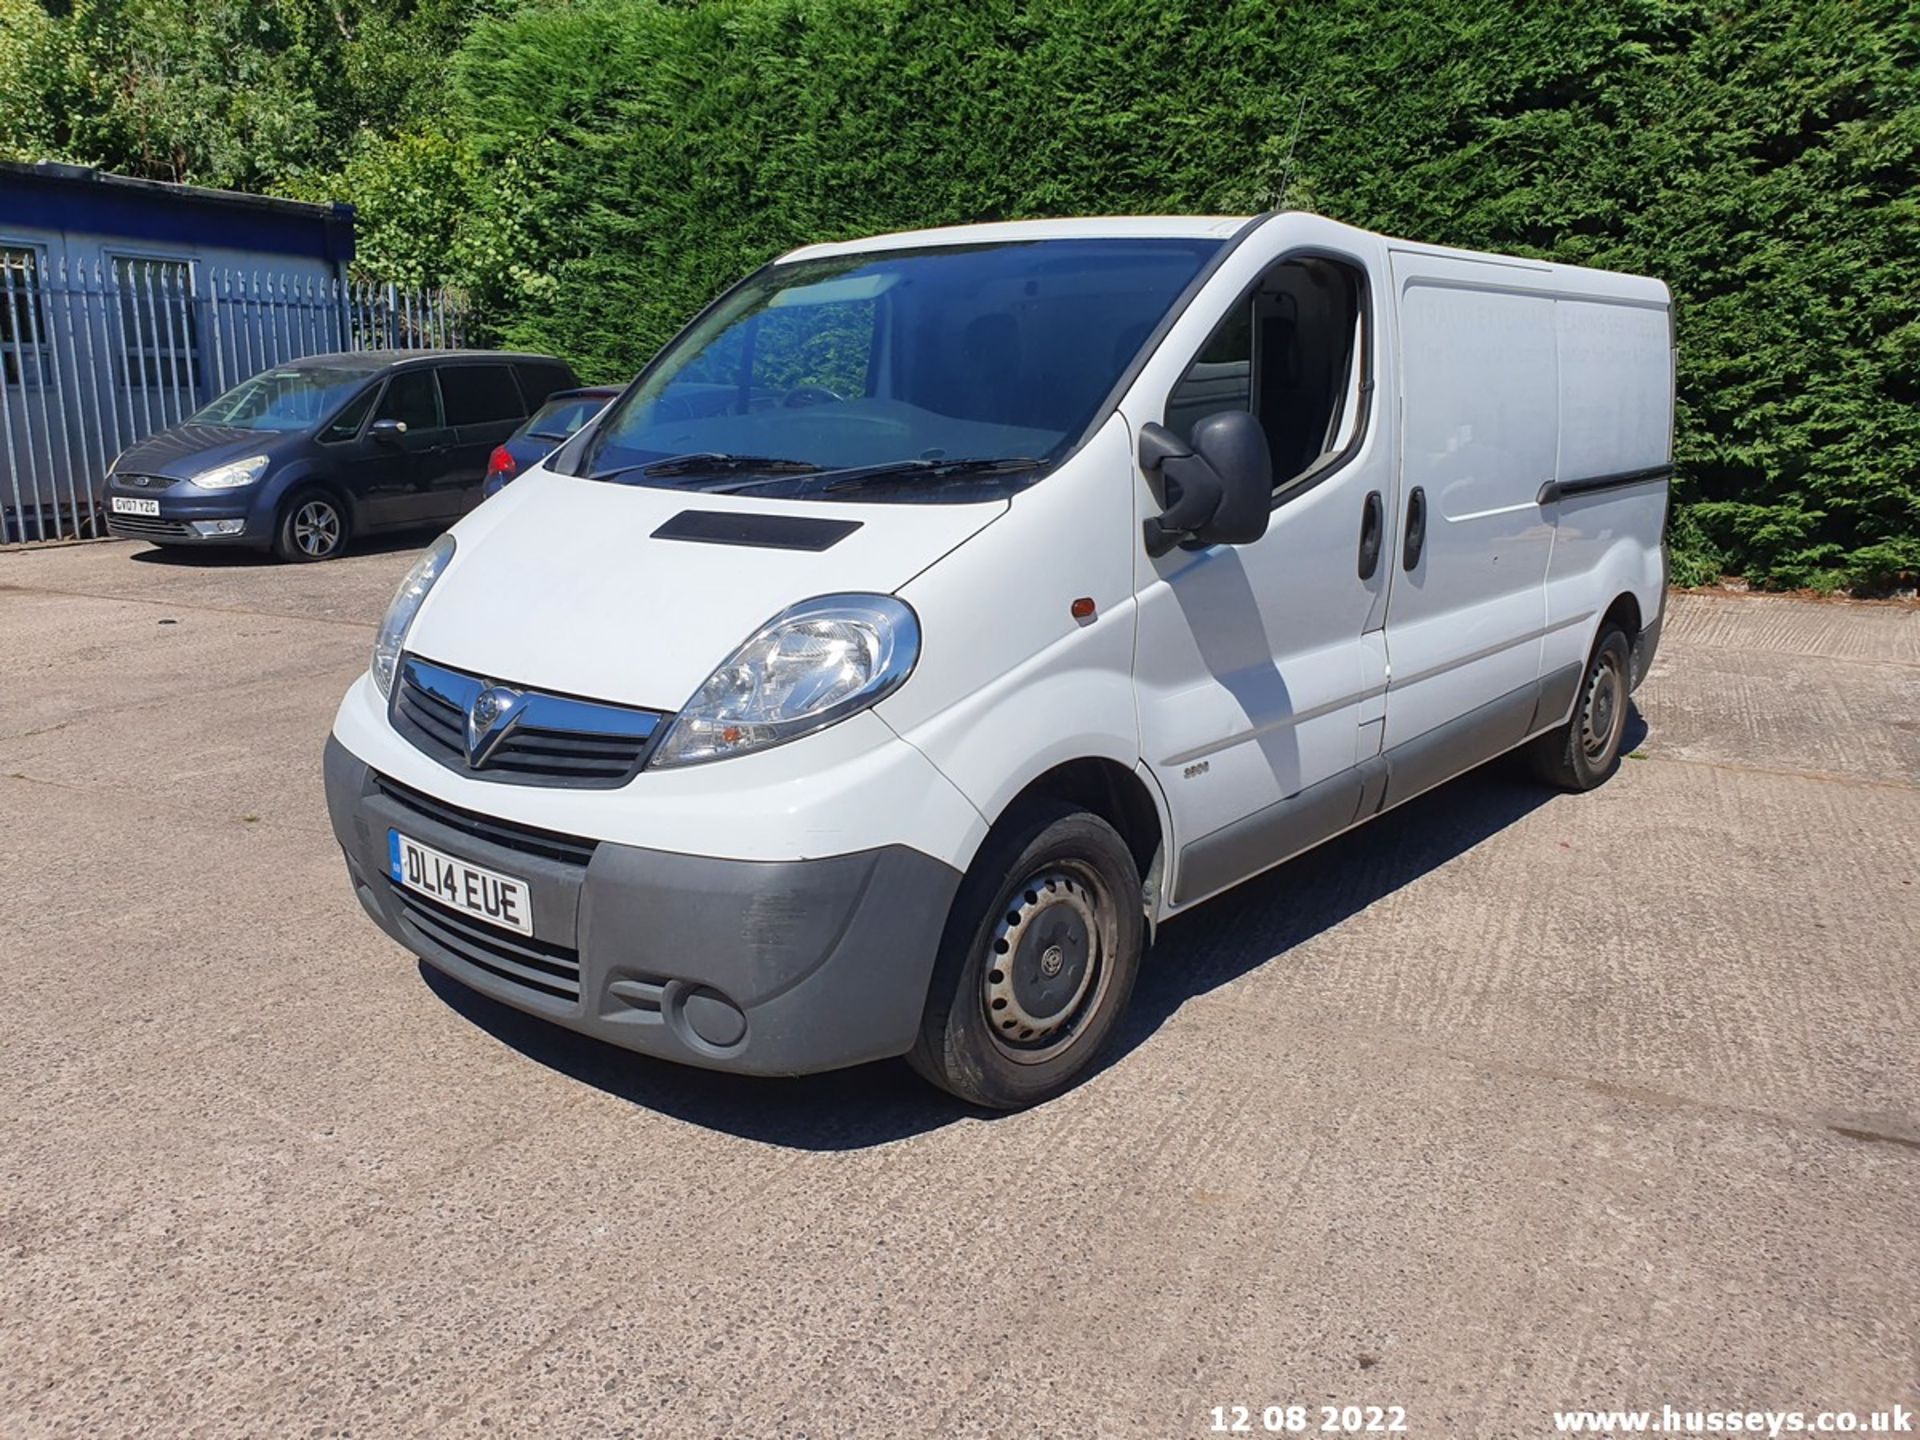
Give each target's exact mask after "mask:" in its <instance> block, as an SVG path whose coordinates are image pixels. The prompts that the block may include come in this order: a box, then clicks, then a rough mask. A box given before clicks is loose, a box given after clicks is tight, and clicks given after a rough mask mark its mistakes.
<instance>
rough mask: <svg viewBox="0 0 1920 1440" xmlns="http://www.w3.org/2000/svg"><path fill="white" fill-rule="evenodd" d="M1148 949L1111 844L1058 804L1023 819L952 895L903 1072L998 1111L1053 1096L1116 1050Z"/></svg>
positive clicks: (1131, 886) (1128, 870)
mask: <svg viewBox="0 0 1920 1440" xmlns="http://www.w3.org/2000/svg"><path fill="white" fill-rule="evenodd" d="M1145 942H1146V922H1145V917H1144V916H1143V915H1142V913H1141V906H1140V872H1139V871H1138V870H1137V869H1136V868H1135V867H1134V860H1133V854H1132V852H1131V851H1130V850H1129V849H1128V848H1127V844H1126V842H1125V841H1124V840H1122V839H1121V838H1120V835H1119V832H1118V831H1116V830H1115V829H1114V828H1113V827H1112V826H1111V825H1109V824H1108V823H1107V822H1106V821H1105V820H1102V819H1101V818H1100V817H1099V816H1097V815H1094V814H1091V813H1089V812H1088V811H1085V810H1078V809H1075V808H1074V807H1072V806H1070V805H1067V804H1064V803H1059V802H1045V803H1041V804H1036V805H1034V806H1031V807H1028V808H1026V809H1024V810H1022V811H1021V812H1020V813H1019V814H1018V815H1017V816H1013V817H1010V819H1009V820H1008V821H1007V822H1003V825H1002V828H1001V829H999V830H997V831H996V832H995V834H994V835H993V836H991V837H990V838H989V839H988V841H987V844H986V845H985V846H983V847H982V849H981V852H980V856H979V858H978V859H976V860H975V862H974V865H973V868H972V869H971V870H970V871H968V873H967V878H966V879H965V880H964V881H962V882H961V886H960V891H959V894H958V895H957V896H956V897H955V900H954V908H953V913H952V915H951V916H950V917H949V918H948V921H947V929H946V934H945V936H944V937H943V939H942V941H941V947H940V956H939V959H938V962H937V963H936V965H935V967H934V976H933V984H932V987H931V990H930V992H929V994H928V997H927V1008H926V1013H925V1015H924V1016H923V1017H922V1020H921V1024H920V1037H919V1040H918V1041H917V1042H916V1043H915V1045H914V1048H913V1051H912V1052H911V1053H910V1054H909V1055H908V1057H907V1058H908V1061H909V1062H910V1063H911V1064H912V1065H913V1067H914V1069H916V1070H917V1071H919V1072H920V1074H921V1075H923V1076H925V1077H926V1078H927V1079H928V1080H931V1081H932V1082H933V1083H934V1084H935V1085H938V1086H940V1087H941V1088H942V1089H943V1090H947V1091H950V1092H951V1093H953V1094H955V1095H958V1096H959V1097H960V1098H961V1099H963V1100H970V1101H972V1102H973V1103H974V1104H976V1105H984V1106H988V1107H990V1108H992V1109H996V1110H1017V1109H1020V1108H1022V1107H1024V1106H1028V1105H1035V1104H1038V1103H1039V1102H1041V1101H1043V1100H1047V1099H1050V1098H1052V1097H1053V1096H1055V1095H1058V1094H1060V1093H1061V1092H1062V1091H1064V1090H1067V1089H1069V1088H1070V1087H1072V1086H1073V1085H1074V1084H1075V1083H1077V1082H1078V1081H1079V1080H1080V1079H1081V1078H1082V1077H1084V1076H1085V1075H1086V1074H1087V1073H1088V1071H1089V1070H1090V1069H1091V1068H1092V1067H1093V1065H1094V1063H1095V1062H1096V1061H1097V1060H1098V1059H1099V1056H1100V1053H1101V1051H1102V1050H1103V1049H1104V1047H1105V1045H1106V1043H1107V1041H1108V1040H1109V1039H1110V1038H1111V1037H1112V1034H1113V1030H1114V1026H1115V1025H1116V1024H1117V1023H1118V1021H1119V1019H1120V1016H1121V1014H1122V1013H1123V1012H1124V1011H1125V1010H1126V1007H1127V1001H1128V999H1129V998H1130V997H1131V996H1132V994H1133V982H1134V978H1135V976H1136V975H1137V974H1138V973H1139V969H1140V954H1141V950H1142V949H1143V948H1144V946H1145Z"/></svg>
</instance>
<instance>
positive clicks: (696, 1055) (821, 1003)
mask: <svg viewBox="0 0 1920 1440" xmlns="http://www.w3.org/2000/svg"><path fill="white" fill-rule="evenodd" d="M324 768H325V775H326V790H327V809H328V812H329V814H330V815H331V817H332V820H333V831H334V835H335V837H336V838H337V839H338V840H339V842H340V846H341V849H342V850H343V851H344V852H345V854H346V860H347V870H348V874H349V876H350V877H351V879H352V881H353V885H354V889H355V892H356V893H357V894H358V896H359V899H360V903H361V905H362V906H363V907H365V909H366V911H367V913H368V914H369V915H370V916H372V917H373V920H374V922H375V923H376V924H377V925H379V926H380V928H381V929H382V930H385V931H386V932H387V934H389V935H391V936H392V937H393V938H394V939H395V940H397V941H399V942H400V943H401V944H402V945H404V946H406V948H407V949H409V950H411V951H412V952H413V953H414V954H415V955H418V956H419V957H420V958H421V959H423V960H425V961H426V962H427V963H428V964H430V965H432V966H434V967H435V968H436V969H438V970H441V971H443V972H445V973H446V974H448V975H450V976H452V977H453V978H454V979H456V980H459V981H460V982H462V983H463V984H465V985H468V986H470V987H472V988H473V989H475V990H478V991H481V992H482V993H483V994H486V995H489V996H492V997H493V998H494V999H496V1000H500V1001H503V1002H504V1003H506V1004H508V1005H511V1006H513V1007H515V1008H516V1009H519V1010H524V1011H526V1012H527V1013H529V1014H532V1015H537V1016H540V1017H542V1018H544V1019H547V1020H551V1021H553V1022H554V1023H556V1024H559V1025H563V1026H565V1027H567V1028H568V1029H571V1030H577V1031H579V1032H580V1033H582V1034H585V1035H591V1036H594V1037H595V1038H597V1039H601V1040H606V1041H609V1042H611V1043H612V1044H615V1045H620V1046H623V1047H625V1048H626V1049H629V1050H637V1051H640V1052H642V1053H644V1054H648V1055H655V1056H659V1057H661V1058H662V1059H668V1060H678V1061H682V1062H685V1063H687V1064H692V1065H703V1066H707V1067H709V1068H712V1069H718V1070H734V1071H740V1072H744V1073H749V1074H766V1075H779V1074H785V1075H792V1074H804V1073H807V1072H810V1071H816V1070H831V1069H836V1068H839V1067H841V1066H845V1065H854V1064H859V1063H860V1062H862V1061H866V1060H876V1059H880V1058H883V1057H885V1056H889V1055H899V1054H902V1053H904V1052H905V1051H906V1050H908V1049H909V1048H910V1047H911V1046H912V1044H913V1040H914V1036H915V1033H916V1031H917V1029H918V1026H919V1022H920V1014H921V1011H922V1009H923V1008H924V1006H925V1003H926V995H927V984H928V981H929V978H930V976H931V974H932V970H933V959H934V952H935V950H936V948H937V947H938V944H939V941H940V934H941V931H942V929H943V928H944V926H945V924H946V918H947V911H948V908H949V906H950V905H951V904H952V901H953V895H954V891H955V889H956V888H957V887H958V885H959V883H960V875H959V872H957V871H956V870H954V869H953V868H952V867H950V866H948V865H946V864H945V863H943V862H941V861H939V860H935V859H933V858H931V857H929V856H927V855H924V854H922V853H921V852H919V851H917V850H914V849H911V848H909V847H907V846H904V845H892V846H886V847H884V848H881V849H876V850H868V851H863V852H860V853H857V854H851V855H837V856H831V857H826V858H822V859H814V860H789V861H753V860H720V859H711V858H707V857H703V856H696V855H682V854H675V853H673V852H670V851H663V850H650V849H643V848H640V847H638V846H631V845H619V844H613V843H611V842H599V843H595V842H593V841H586V840H578V839H572V838H569V837H559V836H553V835H551V834H544V836H543V832H537V831H529V830H527V829H526V828H525V827H520V826H514V825H511V824H504V823H500V822H495V821H492V820H490V819H489V818H487V817H482V816H478V815H476V814H474V813H473V812H468V811H461V810H457V809H455V808H454V807H452V806H450V805H447V804H445V803H443V802H438V801H434V800H432V799H431V798H430V797H426V796H424V795H421V794H419V793H418V792H412V791H408V790H406V789H404V788H403V787H400V786H398V785H396V784H394V783H393V782H391V781H389V780H386V779H385V778H384V777H382V776H380V775H379V774H378V773H377V772H375V771H374V770H373V769H372V768H371V767H369V766H368V765H367V764H366V763H365V762H363V761H361V760H359V759H358V758H356V757H355V756H354V755H353V754H352V753H351V752H349V751H348V750H347V749H346V748H345V747H344V746H342V745H341V744H340V743H339V741H337V740H335V739H332V738H329V739H328V741H327V749H326V758H325V766H324ZM390 828H397V829H399V830H401V831H403V832H404V833H405V834H407V835H409V836H411V837H413V838H415V839H417V840H419V841H421V842H423V843H425V844H427V845H430V846H432V847H433V848H435V849H437V850H442V851H445V852H447V853H449V854H452V855H456V856H459V857H461V858H464V859H468V860H471V861H472V862H473V863H474V864H477V865H482V866H485V867H486V868H487V869H490V870H496V871H500V872H503V873H505V874H507V875H512V876H516V877H518V878H520V879H523V880H525V881H526V882H527V884H528V886H529V888H530V890H531V893H532V902H533V930H534V934H533V937H532V939H531V940H527V939H524V938H522V937H520V936H518V935H515V934H511V933H509V932H507V931H503V930H498V929H496V928H494V927H490V926H486V925H483V924H480V923H478V922H475V921H472V920H467V919H464V918H463V917H458V916H453V915H452V914H451V913H450V912H448V911H445V910H443V909H441V908H440V907H439V906H437V905H435V904H434V903H433V902H431V901H428V900H426V899H425V898H424V897H418V896H415V895H413V894H412V893H411V892H409V891H406V890H404V889H402V888H400V887H399V886H397V885H395V884H394V883H393V882H392V881H391V880H390V879H389V878H388V869H387V866H388V838H387V832H388V830H389V829H390ZM540 850H544V851H545V852H546V853H536V852H537V851H540Z"/></svg>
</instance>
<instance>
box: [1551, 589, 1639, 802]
mask: <svg viewBox="0 0 1920 1440" xmlns="http://www.w3.org/2000/svg"><path fill="white" fill-rule="evenodd" d="M1631 654H1632V652H1631V650H1630V648H1629V646H1628V644H1627V635H1626V632H1625V631H1624V630H1622V629H1621V628H1620V627H1619V626H1618V625H1612V624H1609V625H1606V626H1604V627H1602V629H1601V631H1600V638H1599V639H1598V640H1597V641H1595V642H1594V646H1593V654H1592V656H1591V657H1590V658H1589V659H1588V661H1587V670H1586V674H1585V675H1584V676H1583V677H1582V679H1581V681H1580V694H1579V696H1578V698H1577V699H1576V700H1575V701H1574V706H1573V716H1572V718H1571V719H1569V720H1568V721H1567V723H1566V724H1565V725H1562V726H1561V727H1560V728H1559V729H1558V730H1550V731H1548V732H1547V733H1546V734H1545V735H1542V736H1540V737H1539V738H1538V739H1537V740H1535V741H1534V742H1533V743H1532V745H1531V747H1530V748H1529V751H1528V757H1527V758H1528V759H1529V760H1531V761H1532V762H1533V769H1534V773H1535V774H1536V775H1538V776H1539V777H1540V779H1542V780H1544V781H1545V782H1546V783H1547V784H1549V785H1557V786H1559V787H1560V788H1561V789H1562V790H1575V791H1578V790H1591V789H1593V787H1594V786H1596V785H1598V784H1600V783H1601V782H1602V781H1604V780H1605V779H1606V778H1607V777H1608V776H1610V775H1611V774H1613V772H1614V771H1615V770H1617V769H1619V768H1620V740H1621V737H1622V736H1623V735H1625V734H1626V729H1627V702H1628V695H1629V694H1630V691H1631V687H1630V685H1629V684H1628V679H1627V677H1628V675H1629V674H1630V673H1631V672H1630V668H1629V667H1630V666H1631V663H1632V660H1631Z"/></svg>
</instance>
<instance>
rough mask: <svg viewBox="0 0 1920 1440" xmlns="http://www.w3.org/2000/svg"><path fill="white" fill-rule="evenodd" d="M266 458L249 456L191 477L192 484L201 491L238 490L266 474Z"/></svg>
mask: <svg viewBox="0 0 1920 1440" xmlns="http://www.w3.org/2000/svg"><path fill="white" fill-rule="evenodd" d="M266 468H267V457H266V456H264V455H249V456H248V457H247V458H246V459H244V460H235V461H234V462H233V463H232V464H231V465H221V466H218V467H216V468H215V469H212V470H208V471H206V472H204V473H202V474H199V475H196V476H194V477H193V483H194V484H195V485H198V486H199V487H200V488H201V489H202V490H238V489H239V488H240V487H241V486H242V485H251V484H253V482H254V481H256V480H258V479H259V478H260V477H261V475H262V474H264V473H265V472H266Z"/></svg>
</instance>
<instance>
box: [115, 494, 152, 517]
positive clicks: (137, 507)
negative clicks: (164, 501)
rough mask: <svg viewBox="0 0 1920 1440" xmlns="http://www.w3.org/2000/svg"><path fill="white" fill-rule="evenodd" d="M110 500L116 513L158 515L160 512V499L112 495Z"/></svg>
mask: <svg viewBox="0 0 1920 1440" xmlns="http://www.w3.org/2000/svg"><path fill="white" fill-rule="evenodd" d="M109 500H110V503H111V504H112V506H113V513H114V514H116V515H158V514H159V513H160V502H159V501H158V500H146V499H142V498H141V497H140V496H138V495H114V496H110V497H109Z"/></svg>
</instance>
